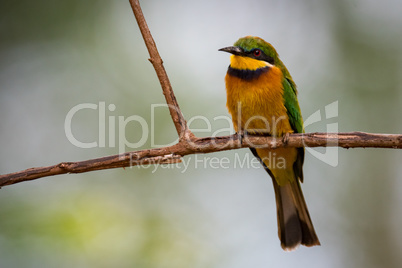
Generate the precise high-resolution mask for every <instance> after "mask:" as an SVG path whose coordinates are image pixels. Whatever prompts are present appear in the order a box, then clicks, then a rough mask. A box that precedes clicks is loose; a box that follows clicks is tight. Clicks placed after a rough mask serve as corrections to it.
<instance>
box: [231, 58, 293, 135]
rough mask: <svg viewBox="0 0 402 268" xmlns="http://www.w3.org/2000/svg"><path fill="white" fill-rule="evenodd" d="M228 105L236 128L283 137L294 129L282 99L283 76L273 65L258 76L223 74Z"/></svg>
mask: <svg viewBox="0 0 402 268" xmlns="http://www.w3.org/2000/svg"><path fill="white" fill-rule="evenodd" d="M225 80H226V93H227V104H226V105H227V108H228V110H229V112H230V114H231V115H232V120H233V124H234V127H235V130H236V131H238V130H239V127H241V129H243V130H247V131H248V132H250V133H253V132H254V133H258V132H262V133H267V132H268V133H269V134H271V135H275V136H282V135H283V134H284V133H286V132H293V131H292V128H291V126H290V123H289V118H288V116H287V112H286V108H285V105H284V99H283V85H282V80H283V75H282V72H281V70H280V69H279V68H277V67H275V66H272V67H270V69H269V71H268V72H265V73H263V74H262V75H260V76H259V77H258V78H257V79H253V80H244V79H241V78H238V77H235V76H231V75H229V74H227V75H226V78H225Z"/></svg>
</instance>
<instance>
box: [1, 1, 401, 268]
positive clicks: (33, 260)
mask: <svg viewBox="0 0 402 268" xmlns="http://www.w3.org/2000/svg"><path fill="white" fill-rule="evenodd" d="M142 8H143V12H144V14H145V17H146V19H147V22H148V25H149V27H150V29H151V32H152V34H153V36H154V38H155V41H156V43H157V45H158V48H159V52H160V54H161V56H162V58H163V60H164V63H165V67H166V69H167V72H168V74H169V77H170V79H171V83H172V85H173V88H174V91H175V94H176V97H177V99H178V102H179V104H180V107H181V109H182V111H183V114H184V115H185V117H186V118H187V119H188V120H189V119H191V118H195V117H196V116H205V117H206V118H208V119H209V120H211V123H212V127H211V130H210V131H207V132H202V131H197V130H196V129H203V128H206V125H205V122H203V121H202V120H196V119H195V120H194V121H193V123H192V124H191V125H190V127H192V128H193V129H194V131H195V133H196V134H197V135H198V136H209V135H211V134H212V133H214V132H215V131H217V130H220V129H222V128H228V127H229V126H228V123H227V121H225V120H216V117H217V116H228V113H227V111H226V108H225V103H226V95H225V88H224V79H223V78H224V75H225V73H226V68H227V66H228V64H229V56H228V54H225V53H222V52H218V49H219V48H221V47H224V46H228V45H231V44H232V43H234V42H235V41H236V40H237V39H238V38H239V37H242V36H245V35H256V36H260V37H262V38H264V39H265V40H267V41H269V42H271V43H272V44H273V45H274V46H275V47H276V49H277V50H278V52H279V53H280V55H281V58H282V60H283V61H284V62H285V64H286V65H287V67H288V69H289V70H290V72H291V74H292V76H293V78H294V80H295V81H296V83H297V84H298V88H299V101H300V106H301V109H302V112H303V116H304V118H305V119H306V118H308V117H309V116H310V115H312V114H313V113H314V112H316V111H318V110H320V111H321V112H322V115H324V114H323V111H324V107H325V106H326V105H328V104H330V103H333V102H334V101H338V105H339V113H338V117H336V118H332V119H328V120H326V119H325V117H323V120H321V121H320V122H317V123H314V124H311V125H310V126H308V127H307V128H306V131H307V132H313V131H326V130H327V124H329V123H337V124H338V129H339V131H341V132H346V131H367V132H376V133H402V119H401V114H402V108H401V104H402V32H401V29H402V16H401V13H402V3H401V2H400V1H397V0H384V1H375V0H367V1H362V0H353V1H346V0H341V1H331V0H325V1H318V0H310V1H298V2H296V1H288V0H286V1H253V0H250V1H247V2H245V1H237V0H231V1H183V0H175V1H162V0H159V1H156V0H155V1H150V0H149V1H143V3H142ZM148 57H149V56H148V54H147V51H146V49H145V45H144V43H143V40H142V38H141V35H140V32H139V30H138V27H137V25H136V22H135V19H134V16H133V14H132V10H131V8H130V5H129V3H128V1H99V0H97V1H95V0H86V1H78V0H68V1H67V0H58V1H52V0H37V1H28V0H3V1H1V3H0V122H1V128H0V148H1V153H0V174H5V173H10V172H15V171H19V170H23V169H26V168H30V167H35V166H47V165H52V164H56V163H59V162H62V161H79V160H86V159H90V158H96V157H101V156H105V155H111V154H117V153H118V147H117V146H110V143H109V139H111V140H113V141H114V142H115V144H116V145H117V144H118V142H119V141H120V140H119V135H125V136H126V137H127V139H128V140H129V141H130V142H133V143H135V142H138V141H139V140H140V139H141V136H142V128H141V125H140V124H139V123H138V122H132V123H129V124H127V127H126V129H125V132H124V133H121V131H120V132H119V129H118V128H117V127H116V129H115V131H114V132H113V131H112V133H113V134H114V135H115V137H113V136H110V135H109V132H108V129H109V128H110V127H111V126H114V124H113V123H112V122H110V121H109V118H114V120H116V122H115V125H116V126H117V122H118V117H119V116H122V117H124V118H128V117H129V116H132V115H138V116H141V117H143V118H144V119H145V120H146V122H147V123H149V124H150V123H151V120H152V117H151V112H152V109H151V105H152V104H163V103H164V98H163V95H162V93H161V89H160V86H159V84H158V81H157V78H156V75H155V73H154V70H153V68H152V66H151V64H150V63H149V62H148V61H147V59H148ZM102 102H104V103H105V105H106V107H108V105H110V104H114V105H115V107H116V109H115V110H113V111H110V110H108V109H106V118H107V119H108V120H107V124H106V134H105V135H106V146H105V147H101V148H99V147H97V148H92V149H82V148H78V147H75V146H74V145H72V144H71V143H70V142H69V140H68V139H67V138H66V134H65V130H64V120H65V117H66V115H67V113H68V112H69V111H70V109H71V108H73V107H74V106H76V105H78V104H82V103H92V104H96V105H99V104H100V103H102ZM154 115H155V116H154V119H155V121H154V125H155V127H154V129H153V133H154V138H155V140H154V143H153V144H154V145H155V144H156V145H158V146H159V145H162V144H166V143H171V142H173V141H174V140H175V139H176V134H175V130H174V127H173V124H172V122H171V120H170V117H169V114H168V112H167V110H166V109H164V108H158V109H156V110H155V113H154ZM214 119H215V120H214ZM72 131H73V134H74V136H75V137H76V138H77V139H78V140H80V141H83V142H93V141H99V138H98V136H99V134H98V132H99V130H98V110H91V109H86V110H83V111H81V112H79V113H77V114H76V116H75V117H74V118H73V124H72ZM225 134H229V131H224V132H221V133H219V135H225ZM153 144H152V141H151V133H149V137H148V139H147V141H146V142H145V144H143V145H142V146H141V148H150V147H151V146H152V145H153ZM126 150H127V151H128V150H132V149H130V148H126ZM317 151H320V152H324V149H323V148H321V149H317ZM236 154H237V155H238V156H239V157H240V158H242V159H243V157H246V156H247V155H248V154H249V152H248V150H239V151H227V152H221V153H216V154H209V155H198V156H194V155H193V156H187V157H185V158H184V160H185V161H186V163H189V167H188V169H184V166H183V165H178V166H176V167H169V168H167V167H164V168H162V167H159V168H158V169H157V170H156V171H155V172H154V171H153V170H154V167H148V168H145V167H144V168H137V167H135V168H132V169H130V168H126V169H125V170H124V169H115V170H106V171H98V172H91V173H87V174H79V175H62V176H56V177H48V178H43V179H40V180H36V181H33V182H25V183H21V184H17V185H12V186H7V187H3V188H2V189H1V190H0V267H2V268H4V267H145V268H148V267H220V268H222V267H231V268H232V267H235V268H237V267H294V266H295V265H298V266H299V267H401V264H402V256H401V254H400V252H401V251H402V232H401V228H400V226H402V209H401V206H400V204H401V203H402V197H401V196H402V180H401V179H402V166H401V160H402V151H401V150H392V149H350V150H345V149H340V150H339V156H338V165H337V166H336V167H332V166H330V165H328V164H326V163H324V162H322V161H320V160H319V159H317V158H315V157H313V156H312V155H311V154H307V156H306V161H305V166H304V174H305V183H304V185H303V189H304V194H305V196H306V200H307V203H308V205H309V208H310V214H311V216H312V219H313V222H314V225H315V227H316V231H317V233H318V236H319V238H320V240H321V243H322V246H321V247H314V248H304V247H301V248H300V249H298V250H297V251H295V252H292V253H287V252H283V251H282V249H281V247H280V243H279V240H278V238H277V226H276V213H275V203H274V193H273V189H272V185H271V184H272V183H271V179H270V178H269V177H268V176H267V175H266V173H265V172H264V170H262V169H261V168H252V167H247V168H246V167H245V168H239V167H234V166H233V165H231V166H230V167H229V168H215V167H214V166H212V165H209V164H208V161H209V160H208V159H206V158H212V157H217V158H219V159H223V158H226V157H227V158H229V159H230V160H231V161H232V162H233V161H234V159H235V156H236ZM203 163H207V164H206V165H205V166H204V164H203Z"/></svg>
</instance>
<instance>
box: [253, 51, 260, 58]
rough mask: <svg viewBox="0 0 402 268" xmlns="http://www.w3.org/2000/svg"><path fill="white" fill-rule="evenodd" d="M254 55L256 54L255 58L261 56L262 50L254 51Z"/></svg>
mask: <svg viewBox="0 0 402 268" xmlns="http://www.w3.org/2000/svg"><path fill="white" fill-rule="evenodd" d="M253 54H254V56H256V57H258V56H260V55H261V50H259V49H256V50H254V51H253Z"/></svg>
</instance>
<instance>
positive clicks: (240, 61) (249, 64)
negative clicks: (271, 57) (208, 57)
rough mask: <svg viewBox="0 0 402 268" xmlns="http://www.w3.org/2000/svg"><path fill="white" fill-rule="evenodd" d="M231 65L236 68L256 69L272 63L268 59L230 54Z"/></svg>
mask: <svg viewBox="0 0 402 268" xmlns="http://www.w3.org/2000/svg"><path fill="white" fill-rule="evenodd" d="M230 66H231V67H232V68H234V69H239V70H252V71H255V70H257V69H259V68H263V67H267V66H272V65H271V64H269V63H268V62H266V61H261V60H256V59H252V58H249V57H242V56H236V55H231V56H230Z"/></svg>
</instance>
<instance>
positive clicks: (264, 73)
mask: <svg viewBox="0 0 402 268" xmlns="http://www.w3.org/2000/svg"><path fill="white" fill-rule="evenodd" d="M220 51H225V52H229V53H231V54H232V55H231V58H230V65H229V68H228V71H227V74H226V78H225V82H226V93H227V104H226V105H227V108H228V110H229V113H230V114H231V116H232V121H233V125H234V128H235V130H236V132H237V133H240V135H243V133H247V134H261V133H263V134H264V133H265V134H267V135H270V136H273V137H283V136H284V135H287V134H289V133H303V132H304V128H303V119H302V116H301V112H300V107H299V103H298V100H297V91H296V84H295V82H294V81H293V79H292V77H291V76H290V74H289V71H288V70H287V69H286V67H285V65H284V64H283V62H282V61H281V60H280V59H279V56H278V53H277V52H276V50H275V48H274V47H273V46H272V45H271V44H269V43H267V42H265V41H264V40H263V39H261V38H258V37H253V36H247V37H243V38H240V39H239V40H238V41H237V42H236V43H235V44H234V45H233V46H230V47H225V48H222V49H220ZM256 147H257V146H256ZM251 151H252V153H253V154H254V156H255V157H257V158H258V159H259V160H260V162H261V164H262V165H263V166H264V168H265V170H266V171H267V172H268V174H269V175H270V176H271V178H272V182H273V184H274V190H275V198H276V207H277V218H278V235H279V239H280V241H281V246H282V248H283V249H284V250H293V249H295V248H297V247H298V246H299V245H300V244H302V245H305V246H315V245H320V242H319V240H318V237H317V235H316V233H315V230H314V227H313V223H312V222H311V219H310V215H309V212H308V209H307V205H306V202H305V201H304V197H303V193H302V190H301V187H300V182H303V169H302V168H303V161H304V148H277V149H266V148H265V149H264V148H251Z"/></svg>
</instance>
